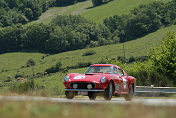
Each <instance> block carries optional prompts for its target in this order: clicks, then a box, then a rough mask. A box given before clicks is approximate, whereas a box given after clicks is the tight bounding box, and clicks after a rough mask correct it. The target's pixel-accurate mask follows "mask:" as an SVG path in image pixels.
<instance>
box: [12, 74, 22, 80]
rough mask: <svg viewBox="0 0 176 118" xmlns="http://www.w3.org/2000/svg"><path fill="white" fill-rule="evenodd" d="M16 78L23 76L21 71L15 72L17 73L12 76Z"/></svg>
mask: <svg viewBox="0 0 176 118" xmlns="http://www.w3.org/2000/svg"><path fill="white" fill-rule="evenodd" d="M14 77H15V78H16V79H17V78H18V77H24V75H23V74H21V73H17V74H15V76H14Z"/></svg>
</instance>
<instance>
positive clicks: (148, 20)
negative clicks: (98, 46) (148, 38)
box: [104, 1, 176, 42]
mask: <svg viewBox="0 0 176 118" xmlns="http://www.w3.org/2000/svg"><path fill="white" fill-rule="evenodd" d="M174 11H176V3H175V2H173V1H171V2H166V3H163V2H153V3H152V4H148V5H141V6H140V7H139V8H135V9H133V10H132V11H131V12H130V13H129V14H127V15H121V16H117V15H115V16H113V17H109V18H107V19H105V20H104V24H105V25H106V26H107V27H108V28H109V29H110V30H111V32H112V33H113V34H116V37H119V40H120V42H125V41H129V40H133V39H136V38H138V37H142V36H144V35H146V34H148V33H150V32H154V31H156V30H157V29H159V28H160V27H162V26H168V25H172V24H174V21H175V19H176V12H174ZM114 32H115V33H114Z"/></svg>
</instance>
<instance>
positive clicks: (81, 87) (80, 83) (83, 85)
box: [70, 82, 95, 89]
mask: <svg viewBox="0 0 176 118" xmlns="http://www.w3.org/2000/svg"><path fill="white" fill-rule="evenodd" d="M74 84H77V85H78V87H77V88H76V89H88V88H87V85H88V84H91V85H92V88H91V89H94V88H95V84H94V83H91V82H73V83H70V86H71V87H72V88H73V85H74Z"/></svg>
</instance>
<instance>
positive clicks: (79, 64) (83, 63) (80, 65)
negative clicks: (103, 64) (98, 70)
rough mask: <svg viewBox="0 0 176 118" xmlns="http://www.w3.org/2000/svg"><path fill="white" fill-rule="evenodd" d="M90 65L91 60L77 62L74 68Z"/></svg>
mask: <svg viewBox="0 0 176 118" xmlns="http://www.w3.org/2000/svg"><path fill="white" fill-rule="evenodd" d="M90 65H92V63H91V62H79V63H78V64H77V65H76V66H75V67H76V68H84V67H89V66H90Z"/></svg>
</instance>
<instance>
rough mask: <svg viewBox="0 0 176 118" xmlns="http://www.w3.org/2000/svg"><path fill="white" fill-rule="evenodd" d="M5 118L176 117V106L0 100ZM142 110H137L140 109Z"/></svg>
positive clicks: (0, 112)
mask: <svg viewBox="0 0 176 118" xmlns="http://www.w3.org/2000/svg"><path fill="white" fill-rule="evenodd" d="M0 105H1V109H0V116H1V117H3V118H12V117H13V118H19V117H25V118H51V117H59V118H70V117H72V118H78V117H80V116H81V117H84V118H90V117H97V118H107V117H108V118H114V117H118V118H129V116H130V117H135V118H141V117H144V116H145V117H144V118H149V117H150V118H156V117H157V118H161V117H162V118H168V117H169V118H175V106H168V107H166V106H143V105H134V104H127V105H125V104H121V105H117V104H60V103H48V102H7V101H0ZM139 110H140V112H137V111H139Z"/></svg>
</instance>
